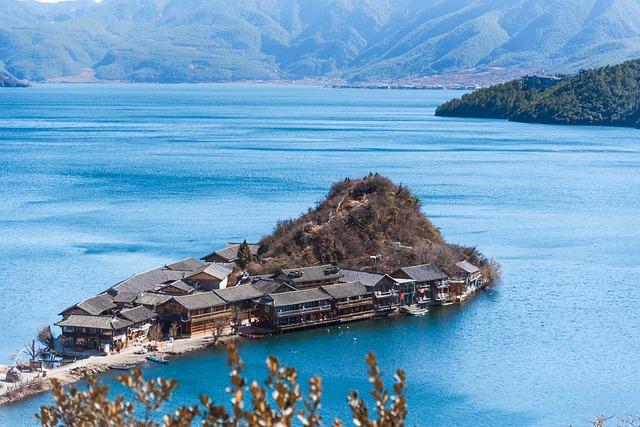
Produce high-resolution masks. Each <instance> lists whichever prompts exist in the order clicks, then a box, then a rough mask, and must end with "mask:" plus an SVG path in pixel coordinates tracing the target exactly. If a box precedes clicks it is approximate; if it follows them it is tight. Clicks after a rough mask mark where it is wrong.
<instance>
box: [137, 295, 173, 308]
mask: <svg viewBox="0 0 640 427" xmlns="http://www.w3.org/2000/svg"><path fill="white" fill-rule="evenodd" d="M170 299H171V295H166V294H159V293H156V292H145V293H143V294H142V295H140V296H139V297H138V298H136V301H135V302H136V304H141V305H150V306H151V307H156V306H158V305H161V304H164V303H165V302H167V301H169V300H170Z"/></svg>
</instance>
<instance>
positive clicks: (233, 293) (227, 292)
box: [213, 284, 265, 329]
mask: <svg viewBox="0 0 640 427" xmlns="http://www.w3.org/2000/svg"><path fill="white" fill-rule="evenodd" d="M213 292H214V293H215V294H216V295H218V296H219V297H220V298H222V299H223V300H224V301H225V302H226V303H227V306H228V307H229V308H230V309H231V312H232V322H233V324H234V325H233V326H234V328H236V329H237V328H238V327H239V326H241V325H242V323H243V322H245V321H246V322H251V321H252V320H254V317H253V316H254V311H255V308H256V304H257V303H256V300H258V299H260V298H261V297H262V296H264V295H265V294H264V293H263V292H261V291H259V290H258V289H256V288H255V287H254V286H253V285H249V284H247V285H236V286H232V287H229V288H225V289H217V290H214V291H213Z"/></svg>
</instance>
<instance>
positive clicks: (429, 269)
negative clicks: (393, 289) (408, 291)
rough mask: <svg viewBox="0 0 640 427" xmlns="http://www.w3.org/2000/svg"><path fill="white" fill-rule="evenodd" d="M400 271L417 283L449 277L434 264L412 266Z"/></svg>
mask: <svg viewBox="0 0 640 427" xmlns="http://www.w3.org/2000/svg"><path fill="white" fill-rule="evenodd" d="M400 270H402V271H403V272H404V273H405V274H406V275H407V276H409V277H410V278H412V279H413V280H415V281H416V282H431V281H434V280H443V279H446V278H447V275H446V274H444V272H443V271H442V270H440V269H439V268H438V267H436V266H435V265H433V264H422V265H412V266H410V267H402V268H401V269H400Z"/></svg>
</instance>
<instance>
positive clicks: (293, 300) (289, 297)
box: [269, 288, 331, 307]
mask: <svg viewBox="0 0 640 427" xmlns="http://www.w3.org/2000/svg"><path fill="white" fill-rule="evenodd" d="M269 296H270V297H271V299H273V305H274V307H283V306H287V305H294V304H302V303H305V302H315V301H322V300H329V299H331V296H330V295H329V294H327V293H326V292H324V291H323V290H322V289H319V288H318V289H307V290H304V291H292V292H281V293H278V294H271V295H269Z"/></svg>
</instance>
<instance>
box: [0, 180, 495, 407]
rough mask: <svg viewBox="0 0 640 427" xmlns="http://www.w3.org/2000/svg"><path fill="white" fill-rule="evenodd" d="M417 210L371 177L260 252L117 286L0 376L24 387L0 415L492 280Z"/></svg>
mask: <svg viewBox="0 0 640 427" xmlns="http://www.w3.org/2000/svg"><path fill="white" fill-rule="evenodd" d="M420 207H421V202H420V200H419V199H418V198H417V197H416V196H415V195H414V194H413V193H412V192H411V191H410V190H409V189H408V188H407V187H405V186H402V185H396V184H394V183H393V182H392V181H390V180H389V179H388V178H385V177H383V176H380V175H378V174H370V175H368V176H366V177H364V178H362V179H345V180H343V181H340V182H338V183H336V184H334V185H333V186H332V187H331V189H330V191H329V193H328V194H327V196H326V197H325V199H324V200H323V201H321V202H320V203H319V204H318V205H317V206H316V207H315V208H313V209H309V210H308V211H307V212H306V213H305V214H303V215H301V216H300V217H298V218H296V219H291V220H286V221H282V222H280V223H278V224H277V226H276V227H275V230H274V232H273V233H272V234H270V235H268V236H265V237H263V238H262V239H261V240H260V241H259V242H257V243H248V242H247V241H246V240H245V241H243V242H231V243H229V244H228V245H227V246H226V247H223V248H220V249H217V250H215V251H213V252H211V253H210V254H207V255H205V256H203V257H202V258H201V259H195V258H192V257H190V258H186V259H182V260H179V261H176V262H172V263H168V264H165V265H163V266H160V267H158V268H155V269H152V270H149V271H146V272H143V273H140V274H136V275H134V276H132V277H129V278H127V279H125V280H122V281H121V282H119V283H117V284H115V285H113V286H111V287H110V288H108V289H106V290H105V291H104V292H101V293H99V294H98V295H95V296H90V297H87V298H85V299H83V300H82V301H79V302H78V303H77V304H74V305H72V306H71V307H68V308H66V309H64V310H62V311H61V313H60V316H61V317H62V319H61V320H60V321H59V322H57V323H56V326H58V327H59V328H60V330H61V333H60V335H59V336H55V334H54V333H53V332H52V330H51V328H49V327H46V328H44V329H43V330H42V331H40V333H39V336H38V341H39V342H40V343H42V344H43V345H44V348H42V349H38V348H37V343H36V341H35V340H34V341H31V344H30V345H28V346H27V349H26V350H27V351H26V354H27V355H28V356H29V360H27V361H22V362H21V361H17V362H16V364H15V366H13V367H10V369H9V372H7V380H13V379H16V378H17V379H18V380H17V381H21V378H22V377H23V376H26V378H27V379H28V380H29V381H30V383H28V384H27V385H26V386H25V387H24V388H20V387H15V386H12V388H9V387H2V388H0V403H6V402H9V401H13V400H17V399H19V398H22V397H24V396H27V395H30V394H33V393H36V392H40V391H44V390H47V389H50V388H51V385H52V382H51V379H52V378H55V379H56V380H58V381H61V382H62V383H70V382H73V381H76V380H79V379H81V378H82V377H83V376H84V375H86V374H88V373H89V374H92V373H96V372H101V371H105V370H107V369H129V368H130V367H132V366H133V365H134V364H135V363H139V362H142V361H144V360H145V359H147V360H149V361H151V362H155V363H167V360H166V359H165V355H171V354H178V353H183V352H187V351H192V350H196V349H200V348H203V347H206V346H209V345H214V344H216V343H218V342H228V341H230V340H235V339H240V338H241V337H244V338H247V339H258V338H262V337H264V336H267V335H272V334H282V333H287V332H293V331H299V330H304V329H308V328H316V327H327V326H330V325H339V324H344V323H347V322H353V321H358V320H365V319H374V318H377V317H385V316H392V315H397V314H406V315H426V314H428V312H429V310H434V309H441V308H443V307H447V306H450V305H452V304H460V303H463V302H464V301H466V300H467V299H468V298H470V297H471V296H473V295H474V294H476V293H477V292H478V291H479V290H481V289H482V288H484V287H486V286H488V285H491V284H493V283H494V282H495V281H496V280H497V279H498V277H499V265H498V264H497V263H496V262H493V261H490V260H488V259H487V258H485V257H484V256H483V255H482V254H480V253H479V252H478V251H477V250H476V249H475V248H472V247H464V246H458V245H454V244H450V243H447V242H445V241H444V239H443V238H442V235H441V234H440V231H439V230H438V229H437V228H436V227H434V226H433V224H432V223H431V222H430V221H429V219H428V218H427V217H426V216H425V215H424V214H423V213H422V212H421V210H420ZM43 355H46V356H43ZM45 371H46V373H47V375H46V378H43V376H42V375H41V374H42V373H43V372H45ZM9 373H10V374H11V375H9ZM10 376H11V378H10ZM7 380H5V381H7ZM10 390H11V391H10Z"/></svg>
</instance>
